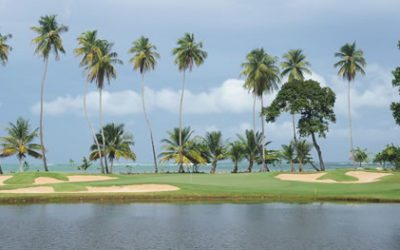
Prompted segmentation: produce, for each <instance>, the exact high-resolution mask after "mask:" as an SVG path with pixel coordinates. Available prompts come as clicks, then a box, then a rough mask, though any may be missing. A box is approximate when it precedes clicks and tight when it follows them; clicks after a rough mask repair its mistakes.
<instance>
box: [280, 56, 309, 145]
mask: <svg viewBox="0 0 400 250" xmlns="http://www.w3.org/2000/svg"><path fill="white" fill-rule="evenodd" d="M282 57H283V59H284V61H283V62H281V68H282V73H281V77H285V76H288V81H289V82H290V81H292V80H299V81H304V73H307V74H311V70H310V66H311V64H310V63H309V62H308V61H307V59H306V56H305V55H304V54H303V51H302V50H301V49H292V50H289V52H288V53H286V54H284V55H283V56H282ZM292 123H293V139H294V141H295V142H296V141H297V137H296V123H295V114H292Z"/></svg>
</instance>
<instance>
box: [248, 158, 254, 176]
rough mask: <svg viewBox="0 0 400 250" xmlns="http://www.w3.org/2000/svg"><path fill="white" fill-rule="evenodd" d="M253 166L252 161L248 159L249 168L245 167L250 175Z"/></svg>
mask: <svg viewBox="0 0 400 250" xmlns="http://www.w3.org/2000/svg"><path fill="white" fill-rule="evenodd" d="M253 164H254V161H253V159H250V160H249V166H248V167H247V172H249V173H251V170H252V169H253Z"/></svg>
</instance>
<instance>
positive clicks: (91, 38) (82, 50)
mask: <svg viewBox="0 0 400 250" xmlns="http://www.w3.org/2000/svg"><path fill="white" fill-rule="evenodd" d="M77 40H78V44H79V47H78V48H76V49H75V50H74V52H75V55H76V56H82V59H81V62H80V64H79V66H81V67H83V68H84V70H85V71H86V73H87V74H88V73H89V70H90V68H91V66H92V64H93V63H94V58H95V57H96V56H97V54H99V53H101V51H100V46H101V45H100V44H101V43H102V40H99V39H97V30H92V31H86V32H84V33H82V34H81V35H80V36H79V37H78V39H77ZM88 85H89V79H88V80H87V81H86V83H85V88H84V93H83V113H84V115H85V118H86V121H87V123H88V126H89V129H90V131H91V133H92V137H93V139H94V141H95V144H96V146H97V151H98V154H99V155H100V157H99V160H100V167H101V173H102V174H104V164H103V157H102V156H101V150H100V144H99V141H98V140H97V136H96V132H95V130H94V128H93V125H92V123H91V121H90V119H89V115H88V112H87V105H86V96H87V90H88Z"/></svg>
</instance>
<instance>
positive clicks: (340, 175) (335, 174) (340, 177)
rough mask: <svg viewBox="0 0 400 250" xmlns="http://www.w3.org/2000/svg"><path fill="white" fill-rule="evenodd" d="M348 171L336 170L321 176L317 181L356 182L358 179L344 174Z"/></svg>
mask: <svg viewBox="0 0 400 250" xmlns="http://www.w3.org/2000/svg"><path fill="white" fill-rule="evenodd" d="M348 171H349V169H337V170H335V171H328V172H327V173H326V174H324V175H323V176H321V177H319V178H318V180H328V179H330V180H334V181H339V182H340V181H357V180H358V179H357V178H355V177H353V176H349V175H346V172H348Z"/></svg>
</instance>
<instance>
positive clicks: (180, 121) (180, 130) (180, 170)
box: [178, 70, 186, 173]
mask: <svg viewBox="0 0 400 250" xmlns="http://www.w3.org/2000/svg"><path fill="white" fill-rule="evenodd" d="M185 83H186V71H185V70H184V71H183V80H182V92H181V100H180V103H179V148H180V149H179V171H178V172H179V173H184V172H185V170H184V169H183V145H182V126H183V118H182V109H183V97H184V93H185Z"/></svg>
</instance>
